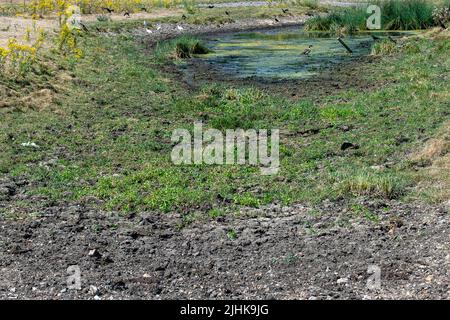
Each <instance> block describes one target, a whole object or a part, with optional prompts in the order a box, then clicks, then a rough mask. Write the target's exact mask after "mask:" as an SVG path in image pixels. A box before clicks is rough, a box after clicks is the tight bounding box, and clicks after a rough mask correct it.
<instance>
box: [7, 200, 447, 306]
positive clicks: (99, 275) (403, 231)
mask: <svg viewBox="0 0 450 320" xmlns="http://www.w3.org/2000/svg"><path fill="white" fill-rule="evenodd" d="M361 203H363V204H364V205H366V206H368V207H369V208H371V209H372V210H373V212H375V214H376V216H377V220H379V221H376V222H373V221H371V220H370V219H367V218H364V217H361V216H357V215H355V214H352V213H351V212H349V211H348V210H347V209H345V208H346V206H345V204H344V203H330V202H324V203H322V204H321V205H320V206H319V207H318V208H315V209H312V208H309V207H306V206H303V205H296V206H292V207H282V206H279V205H276V204H274V205H271V206H268V207H265V208H261V209H256V210H255V209H248V210H242V211H241V212H240V213H239V214H238V215H236V216H227V217H221V218H217V219H215V220H213V219H210V218H205V219H198V220H196V221H194V222H192V223H190V224H188V225H186V223H185V222H186V220H185V219H183V217H182V216H180V215H179V214H176V213H174V214H165V215H161V214H157V213H154V212H142V213H139V214H137V215H131V216H127V217H124V216H120V215H118V214H115V213H106V212H101V211H99V210H95V209H89V208H88V207H87V206H86V205H83V204H78V205H73V204H72V205H59V206H54V207H48V208H45V209H43V210H42V211H41V212H40V213H39V215H38V216H37V217H36V218H35V219H33V220H29V221H8V220H1V221H0V230H1V232H0V247H1V250H0V275H1V277H0V298H3V299H17V298H26V299H49V298H50V299H69V298H70V299H71V298H76V299H175V298H182V299H184V298H188V299H194V298H195V299H208V298H213V299H224V298H241V299H249V298H254V299H378V298H383V299H431V298H433V299H450V287H449V278H450V250H449V249H450V238H449V236H450V235H449V228H448V226H449V223H450V215H449V214H448V212H447V211H446V209H445V208H443V207H431V206H427V205H423V204H420V203H413V204H402V203H398V202H383V201H367V200H361ZM386 208H389V210H386ZM73 265H76V266H78V267H79V268H80V271H81V289H80V290H76V289H68V287H67V279H68V276H69V275H70V273H68V272H67V269H68V268H69V266H73ZM369 268H370V270H375V274H372V271H370V272H368V270H369ZM378 268H379V269H378ZM376 270H379V275H380V277H379V279H380V282H376V280H370V279H375V278H376V274H377V272H378V271H376ZM374 277H375V278H374ZM368 281H369V282H368Z"/></svg>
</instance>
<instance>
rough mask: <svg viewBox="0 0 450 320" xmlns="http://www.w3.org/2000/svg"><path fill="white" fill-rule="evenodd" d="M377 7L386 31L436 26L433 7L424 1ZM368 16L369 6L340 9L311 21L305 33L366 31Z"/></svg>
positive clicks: (395, 0)
mask: <svg viewBox="0 0 450 320" xmlns="http://www.w3.org/2000/svg"><path fill="white" fill-rule="evenodd" d="M376 4H377V5H378V6H379V7H380V8H381V24H382V29H384V30H418V29H426V28H429V27H432V26H435V25H437V22H436V21H435V19H433V9H434V6H433V4H431V3H429V2H427V1H425V0H385V1H378V2H376ZM369 15H370V14H368V13H367V12H366V6H356V7H352V8H338V9H334V11H332V12H331V13H330V14H328V15H327V16H319V17H315V18H313V19H310V20H308V21H307V22H306V29H307V30H314V31H329V32H333V33H354V32H356V31H364V30H367V26H366V20H367V18H368V17H369Z"/></svg>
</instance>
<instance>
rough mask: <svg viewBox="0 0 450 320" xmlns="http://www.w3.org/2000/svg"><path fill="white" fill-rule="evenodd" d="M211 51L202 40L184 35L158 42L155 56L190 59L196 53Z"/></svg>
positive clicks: (166, 58)
mask: <svg viewBox="0 0 450 320" xmlns="http://www.w3.org/2000/svg"><path fill="white" fill-rule="evenodd" d="M209 52H211V51H210V50H209V49H208V48H207V47H205V46H204V45H203V43H201V42H200V40H198V39H196V38H193V37H190V36H182V37H179V38H176V39H173V40H170V41H164V42H162V43H158V45H157V47H156V50H155V56H156V57H157V58H158V59H159V60H162V61H165V60H169V59H188V58H191V57H192V55H194V54H206V53H209Z"/></svg>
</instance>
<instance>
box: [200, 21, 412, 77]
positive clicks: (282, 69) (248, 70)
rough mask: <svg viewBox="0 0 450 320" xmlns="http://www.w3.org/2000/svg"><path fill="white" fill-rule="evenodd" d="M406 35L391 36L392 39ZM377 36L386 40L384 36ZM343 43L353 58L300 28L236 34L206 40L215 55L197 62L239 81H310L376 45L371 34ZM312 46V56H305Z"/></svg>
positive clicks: (335, 43) (332, 38)
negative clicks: (319, 73)
mask: <svg viewBox="0 0 450 320" xmlns="http://www.w3.org/2000/svg"><path fill="white" fill-rule="evenodd" d="M407 34H409V33H389V35H391V36H392V37H393V38H397V37H399V36H404V35H407ZM374 35H376V36H381V37H384V36H387V34H383V33H376V34H374ZM343 40H344V42H345V43H346V44H347V45H348V46H349V47H350V48H351V50H352V51H353V53H352V54H349V53H348V52H347V50H346V49H345V48H344V47H343V46H342V45H341V44H340V43H339V42H338V40H337V38H336V36H332V35H330V34H324V33H305V32H303V31H302V30H301V29H299V28H298V27H297V28H290V29H286V28H285V29H278V30H267V31H260V32H251V33H235V34H230V35H225V36H223V37H220V38H210V39H206V45H207V46H208V48H210V49H212V50H213V52H212V53H210V54H207V55H203V56H199V57H198V59H200V60H201V61H204V62H206V63H208V64H209V65H211V66H212V67H213V68H215V69H216V70H219V71H220V72H223V73H224V74H226V75H229V76H233V77H238V78H251V77H256V78H268V79H274V80H275V79H299V78H308V77H311V76H314V75H315V74H317V73H318V72H320V71H321V70H323V69H325V68H328V67H330V66H332V65H334V64H337V63H341V62H345V61H349V60H352V59H355V58H358V57H360V56H363V55H368V54H370V52H371V46H372V45H373V42H374V40H373V38H372V37H371V35H370V34H358V35H355V36H348V37H345V38H344V39H343ZM310 45H312V48H311V52H310V54H309V55H305V54H302V53H303V52H304V50H305V49H307V48H308V47H309V46H310Z"/></svg>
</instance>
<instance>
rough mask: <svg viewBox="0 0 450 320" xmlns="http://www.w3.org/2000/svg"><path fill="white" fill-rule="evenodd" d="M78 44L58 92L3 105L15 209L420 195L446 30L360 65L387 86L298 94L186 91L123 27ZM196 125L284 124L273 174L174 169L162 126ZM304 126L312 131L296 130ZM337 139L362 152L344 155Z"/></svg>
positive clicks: (1, 132)
mask: <svg viewBox="0 0 450 320" xmlns="http://www.w3.org/2000/svg"><path fill="white" fill-rule="evenodd" d="M80 45H82V47H83V51H84V52H85V57H84V58H83V59H82V60H81V61H80V62H79V63H78V64H76V65H71V64H70V63H69V64H66V67H65V69H66V70H64V74H66V76H67V77H69V78H73V79H74V80H73V81H72V82H71V83H72V84H70V85H69V84H68V83H69V82H67V81H66V82H65V83H64V88H61V87H58V86H57V85H56V86H55V87H53V88H52V90H54V91H59V93H58V94H57V98H56V101H55V102H53V103H52V104H51V107H48V108H41V109H39V110H38V109H23V108H22V109H20V110H19V109H18V108H15V107H14V105H12V107H10V108H6V107H4V108H2V109H1V110H0V111H1V117H2V121H1V124H0V125H1V127H0V146H1V149H2V153H1V155H0V172H1V174H2V176H3V177H9V178H10V179H13V180H14V181H19V182H20V181H22V185H23V186H22V188H24V190H25V192H26V194H27V195H28V196H25V197H22V199H21V200H14V201H15V202H14V204H13V205H14V206H15V207H16V208H21V209H18V210H19V211H20V210H23V211H24V212H27V213H29V212H30V211H33V210H37V209H33V208H36V207H37V206H38V205H51V204H52V203H53V204H54V203H58V202H59V201H63V200H64V201H72V200H73V201H84V200H87V199H92V198H96V199H100V200H101V201H102V204H100V205H101V206H102V207H104V208H107V209H114V210H120V211H122V212H129V211H134V210H158V211H171V210H179V211H183V212H193V211H201V212H213V213H214V215H217V212H222V211H228V210H232V209H233V208H236V207H239V206H255V207H257V206H260V205H264V204H268V203H272V202H281V203H283V204H291V203H294V202H299V201H306V202H311V203H314V202H317V201H322V200H324V199H331V200H336V199H342V198H344V199H349V200H351V199H353V198H355V197H359V196H365V197H369V198H381V199H391V198H404V197H422V198H425V195H424V194H421V193H420V192H417V191H416V189H414V186H415V185H416V184H417V183H418V182H420V181H421V180H420V179H423V178H420V177H419V176H418V175H417V173H416V170H417V162H413V161H411V156H410V155H411V154H413V153H414V152H416V151H417V150H420V149H421V148H422V147H423V141H424V139H428V138H431V137H433V136H435V135H436V134H438V132H440V130H442V126H443V124H444V123H445V121H446V120H448V118H449V115H448V107H449V105H448V95H447V94H446V93H447V92H449V91H450V87H449V81H443V77H444V78H445V77H447V76H448V71H449V68H450V64H449V62H448V59H446V57H447V54H448V51H449V49H450V47H449V41H448V38H443V39H438V38H437V39H434V40H432V39H430V38H426V37H425V38H421V39H417V40H412V42H411V43H410V44H409V45H408V46H406V47H405V49H404V50H403V49H402V50H398V51H396V52H394V53H393V54H392V55H391V56H389V57H388V58H381V60H380V61H378V62H376V63H375V64H372V65H371V66H369V67H367V66H366V67H365V68H364V71H363V70H362V72H361V81H368V82H377V83H387V84H388V85H384V86H381V87H379V88H378V89H377V90H368V91H367V92H360V91H356V90H347V91H345V92H340V93H336V94H335V95H331V96H328V97H326V98H324V99H321V100H320V101H310V100H307V99H306V100H302V101H298V102H293V101H290V100H288V99H287V98H285V97H282V96H276V95H273V94H267V93H264V92H263V91H261V90H259V89H256V88H252V87H242V88H228V87H224V86H223V85H217V84H214V83H212V84H210V85H208V86H205V87H203V88H202V89H201V91H200V92H189V91H186V90H185V89H184V88H183V86H182V85H181V83H179V82H178V81H177V80H176V79H174V78H173V77H171V76H169V75H167V74H164V73H162V72H160V71H158V68H157V67H156V65H155V62H156V60H157V59H156V58H157V57H155V56H154V55H153V54H151V53H148V52H144V51H143V49H142V48H141V47H140V46H139V45H138V44H137V43H136V42H135V40H134V39H133V38H132V37H130V36H125V35H122V36H115V37H108V36H89V37H84V38H83V39H82V40H81V43H80ZM2 81H3V82H5V83H6V81H7V80H5V79H2ZM7 85H9V86H12V85H13V84H12V83H8V84H7ZM43 85H44V83H43ZM58 88H59V90H58ZM197 120H203V122H204V125H205V127H213V128H217V129H220V130H225V129H227V128H244V129H246V128H267V129H272V128H279V129H281V131H282V135H281V147H280V149H281V150H280V153H281V171H280V173H279V174H278V175H275V176H261V175H260V171H259V169H258V168H257V167H254V166H233V165H228V166H211V165H196V166H176V165H174V164H172V162H171V160H170V152H171V150H172V147H173V143H172V142H171V134H172V131H173V130H174V129H176V128H186V129H188V130H191V131H192V126H193V122H194V121H197ZM308 130H311V131H310V132H315V134H311V135H305V134H302V133H301V132H307V131H308ZM344 141H350V142H352V143H355V144H358V145H359V146H360V148H359V149H356V150H345V151H342V150H341V149H340V146H341V144H342V143H343V142H344ZM24 143H25V144H24ZM26 143H34V144H35V145H36V147H33V146H30V145H27V144H26ZM445 196H448V194H445V192H444V193H443V194H442V195H441V196H439V195H438V196H437V197H435V198H434V199H433V201H435V202H439V201H443V200H444V199H445ZM37 199H38V200H37ZM5 208H6V206H5Z"/></svg>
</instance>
